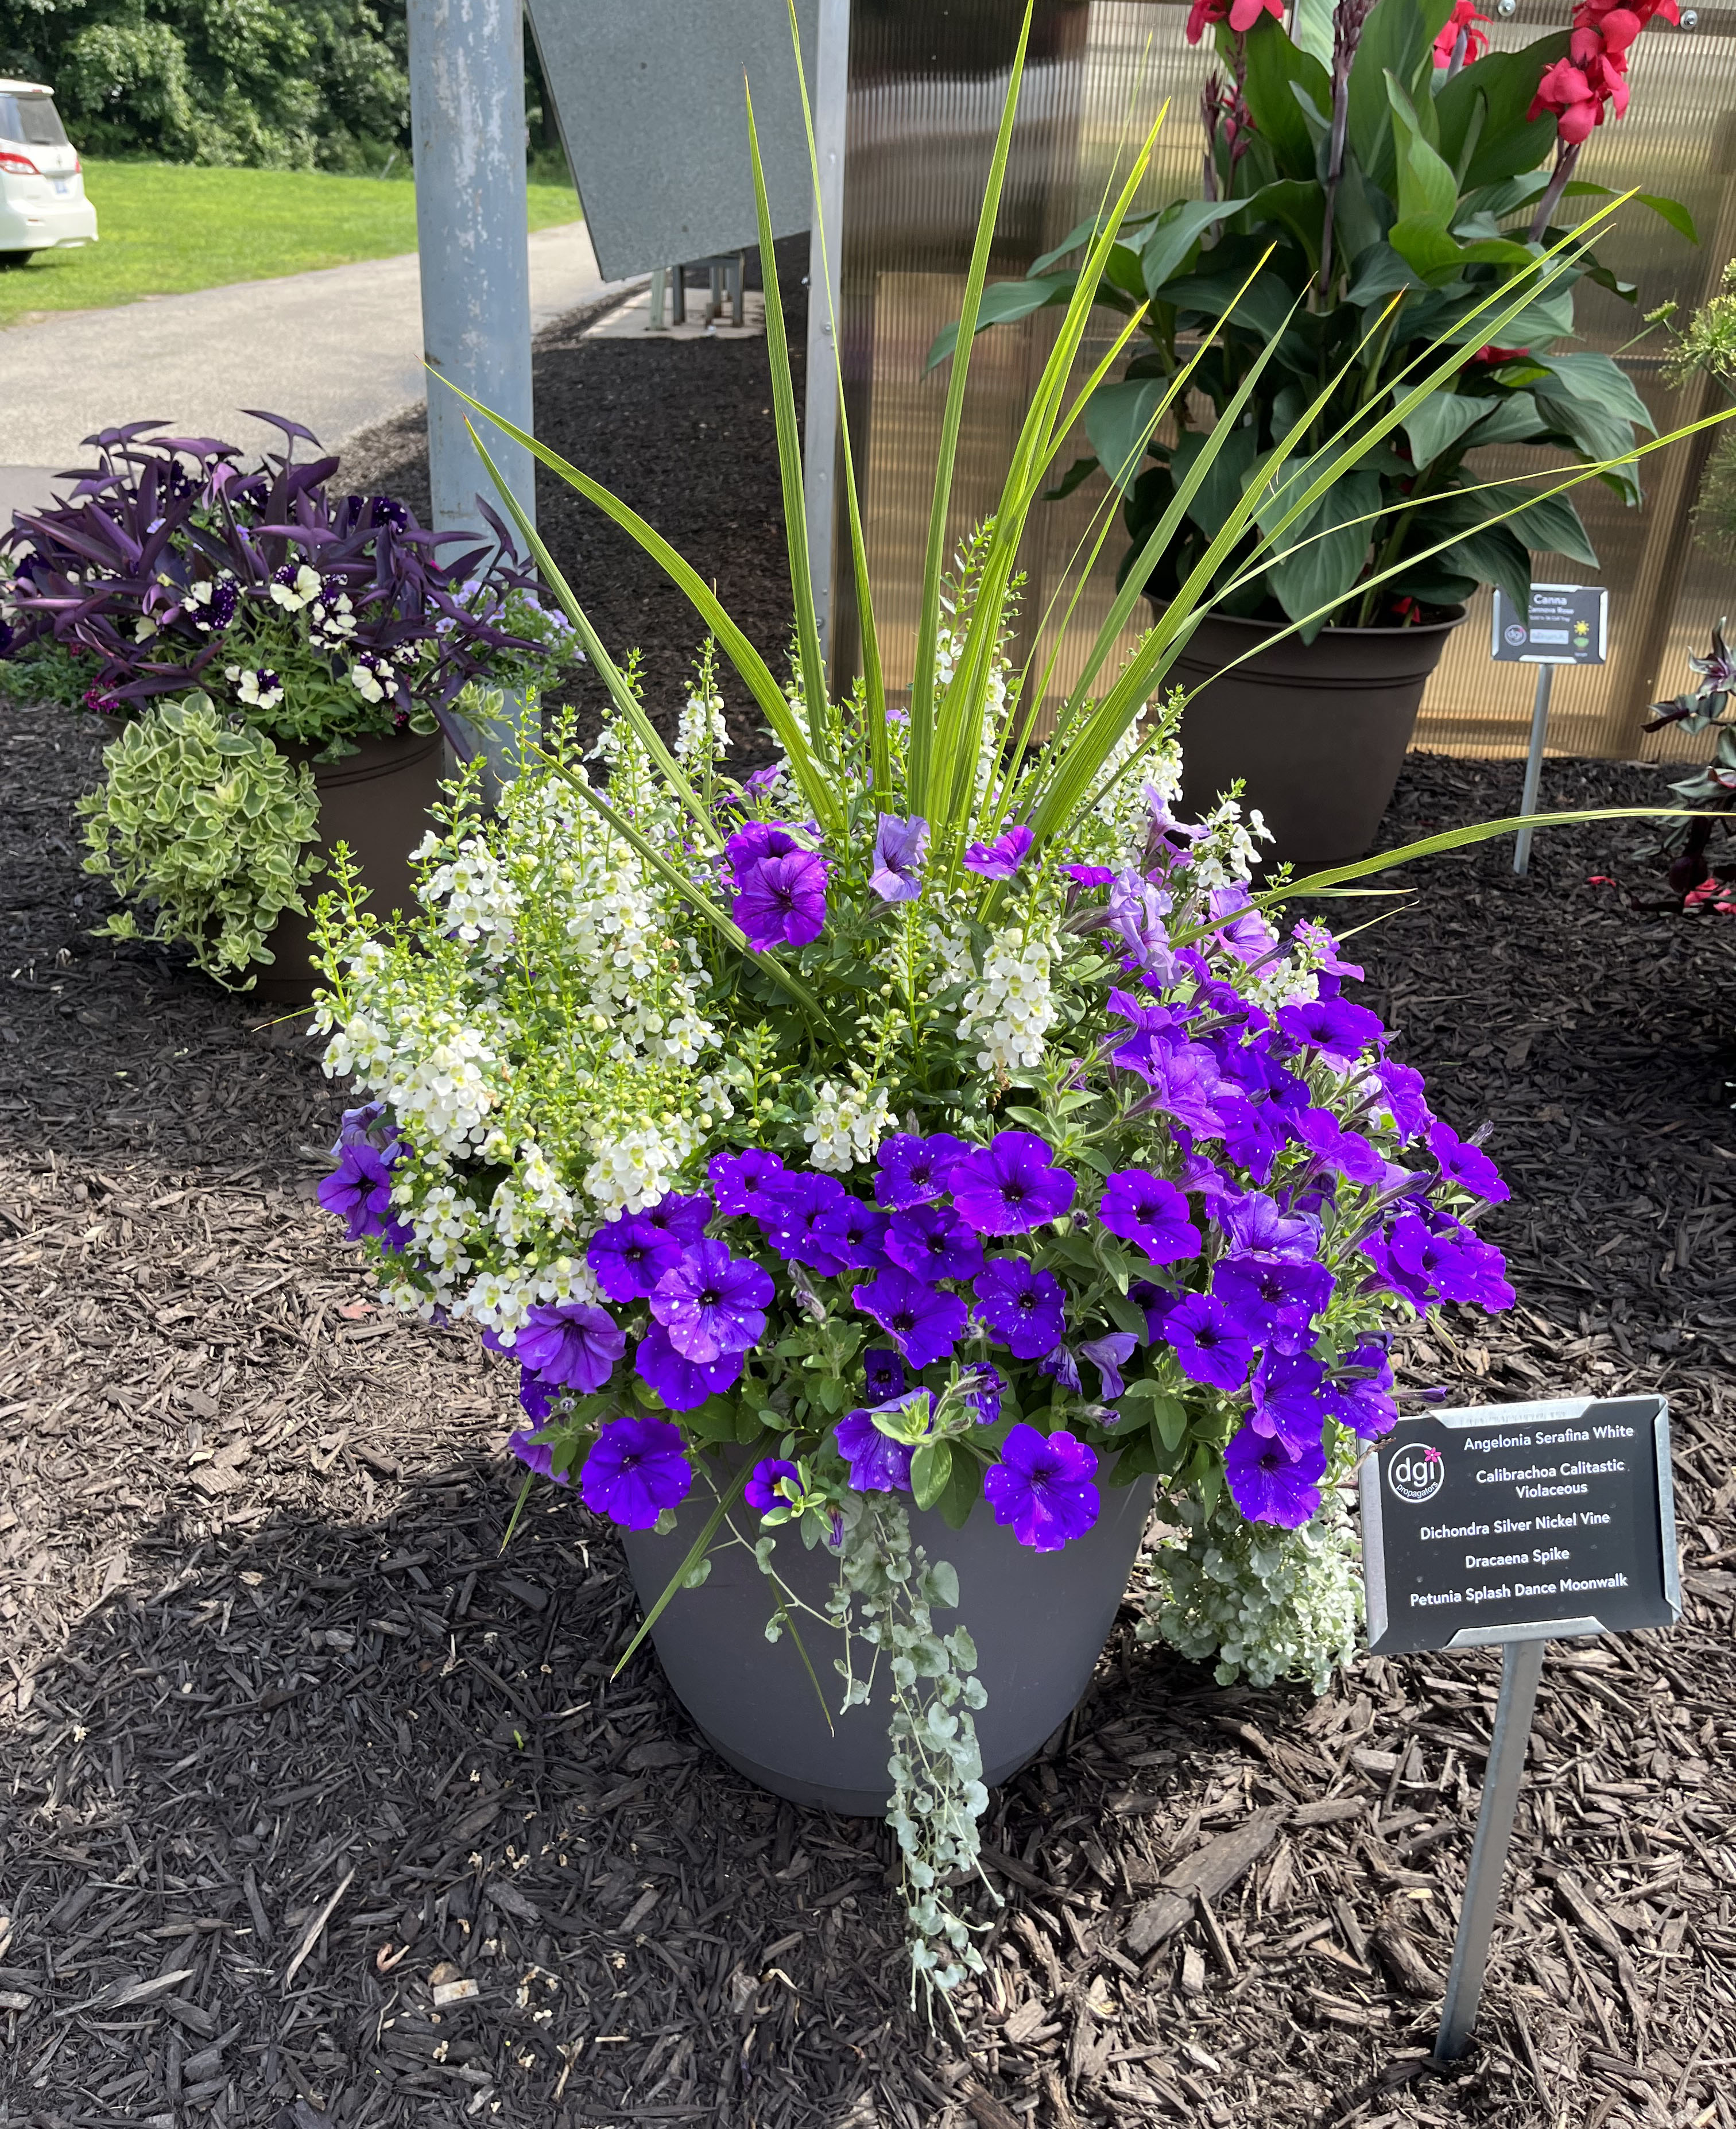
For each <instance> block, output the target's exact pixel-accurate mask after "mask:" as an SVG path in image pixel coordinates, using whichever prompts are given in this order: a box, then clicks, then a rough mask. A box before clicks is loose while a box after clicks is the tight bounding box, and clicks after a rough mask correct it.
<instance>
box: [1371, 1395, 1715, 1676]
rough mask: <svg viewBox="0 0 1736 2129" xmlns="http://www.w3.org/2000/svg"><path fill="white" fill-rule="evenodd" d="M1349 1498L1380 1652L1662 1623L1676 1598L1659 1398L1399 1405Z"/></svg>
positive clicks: (1670, 1619) (1665, 1416)
mask: <svg viewBox="0 0 1736 2129" xmlns="http://www.w3.org/2000/svg"><path fill="white" fill-rule="evenodd" d="M1362 1498H1363V1569H1364V1578H1365V1581H1366V1584H1367V1603H1368V1646H1369V1647H1370V1649H1371V1650H1374V1651H1375V1652H1376V1653H1377V1654H1387V1653H1395V1652H1400V1651H1403V1650H1408V1649H1444V1648H1469V1647H1476V1646H1480V1645H1482V1644H1485V1643H1489V1642H1495V1641H1530V1640H1535V1639H1540V1638H1542V1637H1544V1636H1558V1635H1560V1636H1568V1635H1574V1634H1596V1633H1605V1632H1619V1631H1627V1630H1630V1629H1632V1628H1634V1627H1668V1626H1673V1625H1674V1624H1675V1622H1676V1619H1677V1615H1678V1613H1679V1612H1680V1611H1681V1585H1680V1582H1679V1579H1678V1575H1677V1558H1676V1518H1675V1512H1674V1509H1673V1506H1672V1495H1671V1488H1670V1438H1669V1410H1668V1407H1667V1405H1666V1404H1665V1403H1664V1400H1663V1399H1662V1398H1660V1397H1631V1398H1607V1399H1599V1398H1561V1399H1558V1400H1557V1401H1556V1402H1554V1403H1547V1404H1504V1405H1486V1406H1483V1407H1477V1408H1470V1409H1466V1410H1463V1411H1458V1412H1428V1413H1420V1414H1418V1415H1417V1416H1416V1417H1414V1418H1406V1419H1401V1421H1400V1422H1399V1423H1398V1425H1397V1426H1396V1427H1395V1428H1394V1429H1393V1431H1392V1432H1391V1434H1390V1435H1388V1436H1386V1438H1385V1439H1384V1440H1383V1441H1381V1442H1380V1443H1379V1444H1378V1445H1377V1447H1376V1448H1375V1449H1374V1450H1373V1451H1372V1453H1371V1454H1370V1455H1369V1456H1368V1458H1367V1460H1366V1461H1365V1462H1364V1464H1363V1487H1362Z"/></svg>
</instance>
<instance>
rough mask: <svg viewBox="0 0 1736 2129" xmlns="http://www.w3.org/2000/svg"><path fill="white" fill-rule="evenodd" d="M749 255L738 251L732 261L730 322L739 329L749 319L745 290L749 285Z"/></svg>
mask: <svg viewBox="0 0 1736 2129" xmlns="http://www.w3.org/2000/svg"><path fill="white" fill-rule="evenodd" d="M747 266H748V255H747V254H746V252H744V251H738V252H737V253H736V254H735V257H734V258H733V259H732V260H730V324H731V325H732V326H735V327H736V328H737V330H738V331H739V330H740V328H741V327H742V326H744V325H745V324H746V323H747V321H748V312H747V298H746V297H745V295H744V293H743V290H744V288H746V286H747Z"/></svg>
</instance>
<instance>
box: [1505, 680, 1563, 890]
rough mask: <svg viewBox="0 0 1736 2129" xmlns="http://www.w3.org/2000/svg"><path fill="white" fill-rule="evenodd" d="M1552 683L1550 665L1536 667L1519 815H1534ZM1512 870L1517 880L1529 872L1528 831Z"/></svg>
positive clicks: (1521, 837) (1523, 833) (1520, 841)
mask: <svg viewBox="0 0 1736 2129" xmlns="http://www.w3.org/2000/svg"><path fill="white" fill-rule="evenodd" d="M1554 681H1555V668H1554V666H1553V665H1539V667H1538V669H1537V693H1536V694H1535V695H1534V697H1533V698H1532V702H1531V751H1530V752H1529V754H1528V755H1526V757H1525V794H1524V798H1522V799H1520V806H1519V810H1520V812H1521V813H1534V812H1536V811H1537V801H1538V794H1539V792H1540V791H1541V789H1542V788H1543V735H1544V733H1545V732H1546V731H1548V725H1549V690H1550V688H1552V687H1553V684H1554ZM1513 869H1514V871H1515V872H1516V873H1517V874H1519V875H1520V878H1521V879H1523V878H1524V875H1525V874H1527V873H1528V872H1529V870H1530V869H1531V831H1530V829H1529V828H1521V829H1520V831H1519V836H1518V840H1517V841H1516V842H1515V845H1514V850H1513Z"/></svg>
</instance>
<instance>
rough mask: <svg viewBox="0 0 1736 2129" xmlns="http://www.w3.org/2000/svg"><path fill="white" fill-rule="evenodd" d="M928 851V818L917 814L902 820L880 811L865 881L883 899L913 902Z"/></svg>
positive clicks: (919, 884) (918, 891)
mask: <svg viewBox="0 0 1736 2129" xmlns="http://www.w3.org/2000/svg"><path fill="white" fill-rule="evenodd" d="M927 853H928V822H926V821H925V820H924V819H923V818H922V817H921V816H920V814H913V815H912V816H911V818H910V819H909V820H907V821H901V820H900V819H899V818H898V817H897V814H895V813H882V815H881V816H880V826H879V829H878V831H877V832H876V834H875V836H874V869H873V872H871V873H870V874H868V885H869V886H870V887H871V888H873V890H874V892H875V893H876V894H878V896H879V898H880V899H881V900H882V902H914V901H915V900H916V897H917V896H918V895H919V894H920V893H921V892H922V865H923V860H924V859H925V856H926V855H927Z"/></svg>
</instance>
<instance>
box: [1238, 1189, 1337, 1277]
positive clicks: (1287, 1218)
mask: <svg viewBox="0 0 1736 2129" xmlns="http://www.w3.org/2000/svg"><path fill="white" fill-rule="evenodd" d="M1212 1217H1214V1218H1215V1220H1216V1221H1217V1222H1218V1223H1219V1225H1220V1226H1221V1227H1222V1228H1223V1230H1224V1231H1225V1234H1226V1235H1228V1236H1229V1239H1230V1241H1233V1242H1234V1244H1235V1245H1236V1247H1237V1248H1238V1249H1239V1250H1258V1251H1259V1252H1260V1253H1261V1255H1264V1256H1272V1257H1294V1258H1296V1260H1299V1261H1306V1260H1308V1259H1309V1258H1311V1257H1312V1256H1313V1255H1315V1251H1316V1250H1318V1249H1319V1248H1320V1222H1319V1221H1318V1220H1315V1219H1311V1218H1310V1217H1308V1216H1307V1215H1306V1213H1301V1212H1285V1211H1283V1210H1282V1208H1281V1207H1279V1205H1278V1204H1277V1201H1276V1199H1274V1198H1268V1197H1267V1196H1266V1195H1265V1194H1264V1193H1263V1192H1262V1191H1258V1190H1248V1191H1245V1192H1244V1193H1243V1194H1242V1195H1241V1196H1239V1197H1237V1198H1225V1200H1224V1201H1223V1203H1221V1204H1220V1206H1219V1207H1218V1208H1217V1209H1216V1211H1215V1212H1214V1214H1213V1216H1212Z"/></svg>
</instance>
